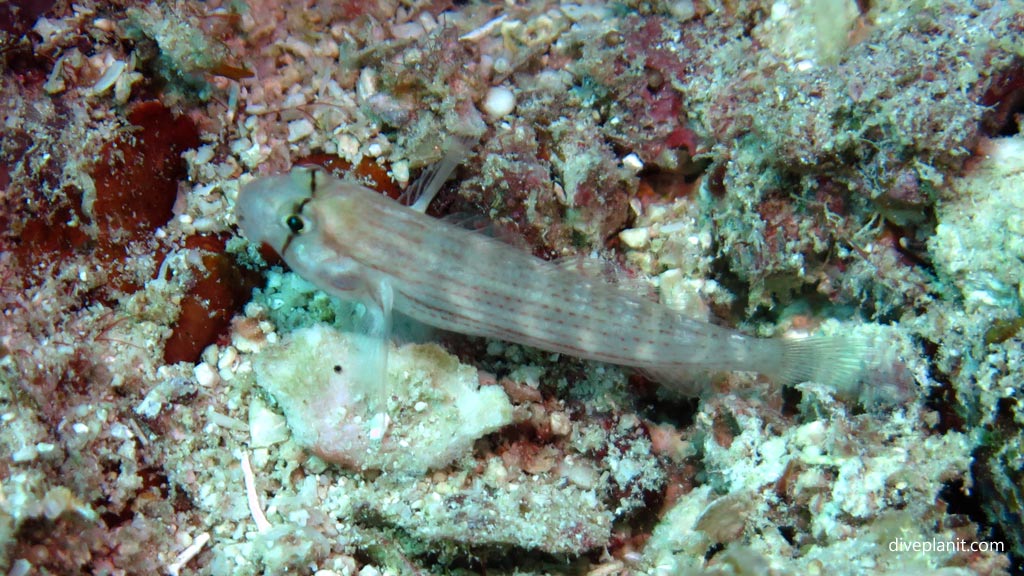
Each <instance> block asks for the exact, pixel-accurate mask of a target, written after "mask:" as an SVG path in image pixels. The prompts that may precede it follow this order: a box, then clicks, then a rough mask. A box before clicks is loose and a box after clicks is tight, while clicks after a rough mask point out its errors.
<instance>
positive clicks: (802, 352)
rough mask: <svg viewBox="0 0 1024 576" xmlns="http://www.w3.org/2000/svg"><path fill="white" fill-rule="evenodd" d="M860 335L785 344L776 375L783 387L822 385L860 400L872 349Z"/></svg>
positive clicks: (834, 336) (817, 337)
mask: <svg viewBox="0 0 1024 576" xmlns="http://www.w3.org/2000/svg"><path fill="white" fill-rule="evenodd" d="M868 344H869V343H868V340H867V338H865V337H863V336H861V335H859V334H834V335H829V336H812V337H810V338H799V339H792V340H785V341H783V346H782V361H781V362H780V364H779V369H778V372H777V373H776V374H769V376H771V377H772V379H773V380H775V381H776V382H778V383H780V384H799V383H801V382H819V383H821V384H827V385H829V386H831V387H832V388H835V390H836V392H837V393H838V394H839V395H840V396H844V397H848V398H857V397H858V396H859V395H860V394H859V392H860V385H861V380H862V378H863V376H864V374H865V369H866V366H867V365H866V362H867V357H868V352H869V350H870V347H869V345H868Z"/></svg>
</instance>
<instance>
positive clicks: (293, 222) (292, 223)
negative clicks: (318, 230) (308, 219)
mask: <svg viewBox="0 0 1024 576" xmlns="http://www.w3.org/2000/svg"><path fill="white" fill-rule="evenodd" d="M284 225H285V226H287V227H288V229H289V230H291V231H292V232H293V233H295V234H298V233H300V232H302V230H303V228H305V227H306V223H305V222H303V221H302V218H301V217H300V216H298V215H297V214H292V215H291V216H289V217H287V218H285V219H284Z"/></svg>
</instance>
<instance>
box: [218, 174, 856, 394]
mask: <svg viewBox="0 0 1024 576" xmlns="http://www.w3.org/2000/svg"><path fill="white" fill-rule="evenodd" d="M452 158H453V155H451V154H449V155H448V156H447V157H446V160H445V161H444V162H443V163H442V165H441V167H440V168H439V170H438V171H437V172H436V173H435V174H434V177H433V178H432V179H430V182H429V183H428V184H427V185H426V186H425V190H424V195H423V198H425V199H426V200H424V199H423V198H421V199H420V200H419V201H418V202H417V203H416V205H415V206H416V207H417V208H419V209H418V210H414V209H412V208H410V207H407V206H404V205H402V204H400V203H398V202H395V201H393V200H391V199H390V198H387V197H385V196H383V195H381V194H379V193H377V192H375V191H374V190H371V189H369V188H367V187H365V186H362V185H360V184H357V183H354V182H351V181H346V180H341V179H338V178H335V177H333V176H331V175H330V174H328V173H327V172H325V171H324V170H322V169H319V168H311V167H296V168H293V169H292V170H291V171H290V172H289V173H287V174H281V175H276V176H269V177H265V178H260V179H257V180H255V181H253V182H252V183H250V184H249V185H247V186H245V187H244V188H243V190H242V191H241V193H240V194H239V196H238V202H237V206H236V214H237V217H238V222H239V224H240V225H241V228H242V231H243V232H244V233H245V235H246V237H248V239H249V240H250V241H252V242H257V243H259V242H265V243H267V244H269V245H270V246H271V247H273V248H274V249H275V250H276V251H277V252H278V254H280V255H281V257H282V258H284V260H285V261H286V262H287V263H288V265H289V266H290V267H291V269H292V270H293V271H295V272H296V273H297V274H299V275H300V276H302V277H303V278H305V279H307V280H309V281H310V282H312V283H313V284H315V285H317V286H318V287H320V288H321V289H322V290H324V291H326V292H328V293H329V294H332V295H334V296H336V297H338V298H342V299H349V300H359V301H361V302H363V303H364V304H365V305H366V306H367V309H368V310H369V311H370V315H369V318H370V321H369V322H368V326H367V330H366V331H367V332H368V333H369V334H370V335H372V336H375V337H376V338H377V339H378V340H379V342H380V345H379V346H378V347H377V348H376V349H375V350H372V351H367V356H368V360H367V363H366V366H367V368H366V370H367V371H368V376H367V377H366V379H365V380H366V383H365V385H366V386H367V387H368V389H369V390H370V391H369V393H370V394H373V393H374V392H373V387H374V386H377V387H378V388H380V389H383V386H382V384H383V383H382V382H380V378H382V376H383V374H384V367H385V366H386V351H387V346H386V339H387V337H388V335H389V330H390V324H391V311H392V309H394V310H398V311H400V312H402V313H404V314H406V315H408V316H410V317H412V318H414V319H416V320H419V321H421V322H423V323H426V324H429V325H432V326H435V327H438V328H442V329H445V330H451V331H454V332H459V333H463V334H471V335H475V336H484V337H487V338H495V339H499V340H505V341H509V342H516V343H519V344H525V345H528V346H533V347H536V348H540V349H543V350H548V351H551V352H558V353H561V354H568V355H570V356H575V357H578V358H584V359H588V360H596V361H600V362H608V363H611V364H618V365H621V366H627V367H632V368H637V369H640V370H643V371H645V372H646V373H649V374H652V375H654V376H655V377H656V378H658V379H661V380H664V381H667V382H666V383H671V381H672V380H674V379H675V378H676V376H678V375H680V374H684V373H687V372H691V373H692V372H695V371H696V372H699V371H707V370H712V371H732V370H737V371H751V372H759V373H761V374H764V375H767V376H768V377H770V378H771V379H772V380H773V381H775V382H777V383H796V382H802V381H809V380H814V381H817V382H822V383H825V384H832V383H837V384H838V383H841V384H842V385H844V386H848V385H849V384H850V381H851V379H855V378H856V377H857V376H858V374H859V372H860V370H861V368H862V361H863V358H862V357H863V349H862V348H863V346H862V345H860V344H858V343H856V341H855V339H852V338H847V337H841V336H837V337H828V336H821V337H812V338H804V339H784V338H757V337H752V336H748V335H745V334H743V333H741V332H738V331H736V330H731V329H728V328H723V327H719V326H714V325H711V324H707V323H705V322H700V321H698V320H694V319H692V318H688V317H686V316H684V315H682V314H680V313H679V312H676V311H675V310H672V309H670V308H668V307H666V306H664V305H661V304H658V303H655V302H651V301H648V300H646V299H644V298H642V297H640V296H637V295H635V294H632V293H630V292H627V291H625V290H623V289H620V288H618V287H616V286H614V285H612V284H609V283H607V282H604V281H602V280H601V279H599V278H591V277H585V276H581V275H580V274H578V273H574V272H572V271H570V270H567V269H565V268H564V267H561V266H558V265H556V264H553V263H551V262H547V261H544V260H541V259H539V258H536V257H534V256H532V255H530V254H527V253H525V252H522V251H520V250H518V249H516V248H514V247H512V246H509V245H507V244H505V243H502V242H499V241H497V240H495V239H493V238H490V237H487V236H484V235H482V234H478V233H475V232H472V231H469V230H466V229H463V228H460V227H458V226H455V225H452V224H449V223H447V222H445V221H443V220H438V219H435V218H431V217H429V216H427V215H425V214H423V212H422V210H423V209H425V207H426V204H427V203H428V202H429V199H430V198H431V197H432V196H433V194H435V193H436V191H437V188H439V187H440V185H441V183H442V182H443V181H444V179H445V178H446V177H447V176H448V174H450V172H451V171H452V169H453V168H454V165H455V163H456V161H455V160H453V159H452Z"/></svg>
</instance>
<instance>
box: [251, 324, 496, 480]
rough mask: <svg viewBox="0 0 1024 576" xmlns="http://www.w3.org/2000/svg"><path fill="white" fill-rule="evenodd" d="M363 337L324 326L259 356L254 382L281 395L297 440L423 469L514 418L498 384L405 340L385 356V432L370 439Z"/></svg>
mask: <svg viewBox="0 0 1024 576" xmlns="http://www.w3.org/2000/svg"><path fill="white" fill-rule="evenodd" d="M360 338H362V337H361V336H357V335H353V334H343V333H341V332H337V331H335V330H333V329H331V328H328V327H326V326H319V325H318V326H313V327H310V328H303V329H300V330H296V331H295V332H292V333H291V334H289V335H288V336H287V337H286V338H285V339H284V340H283V342H282V344H281V345H280V346H277V347H274V348H269V349H267V350H266V351H264V352H263V353H261V354H259V355H258V356H256V357H255V358H254V359H253V368H254V370H255V373H256V381H257V384H259V386H260V387H262V388H263V389H264V390H266V391H267V392H268V393H270V395H271V396H273V397H274V399H275V400H276V401H277V404H278V406H279V407H280V408H281V409H282V410H283V412H284V415H285V418H286V419H287V421H288V426H289V427H290V428H291V430H292V435H293V438H294V439H295V441H296V442H297V443H298V444H299V445H301V446H303V447H304V448H307V449H309V450H310V451H312V452H314V453H315V454H317V455H318V456H320V457H321V458H323V459H324V460H327V461H329V462H334V463H338V464H341V465H343V466H346V467H349V468H352V469H356V470H365V469H375V470H388V471H400V472H409V473H414V474H416V473H422V472H424V471H426V470H428V469H436V468H439V467H442V466H445V465H446V464H448V463H450V462H451V461H452V460H454V459H456V458H458V457H459V456H461V455H463V454H465V453H467V452H469V451H470V450H471V449H472V447H473V443H474V442H475V441H476V440H477V439H478V438H480V437H481V436H483V435H485V434H488V433H490V432H493V431H495V430H498V429H499V428H501V427H502V426H505V425H507V424H509V423H511V422H512V405H511V403H510V402H509V400H508V397H507V396H506V395H505V392H504V391H503V390H502V389H501V388H500V387H498V386H480V385H479V380H478V376H477V372H476V370H475V369H473V368H471V367H469V366H465V365H462V364H460V363H459V361H458V360H457V359H456V358H455V357H454V356H452V355H450V354H448V353H447V352H445V351H444V350H442V349H441V348H439V347H438V346H436V345H406V346H402V347H400V348H397V349H393V350H392V351H391V352H390V354H389V356H388V397H389V402H388V412H389V416H390V420H391V422H390V424H389V426H388V429H387V433H386V434H385V435H384V437H383V438H381V439H379V440H375V439H373V438H371V433H372V432H373V429H372V427H371V426H370V422H369V420H370V418H371V416H372V415H370V414H368V412H367V409H366V405H365V403H364V401H363V399H362V398H361V397H360V396H359V395H358V394H357V393H356V392H355V390H354V389H353V383H352V380H353V378H352V375H353V374H354V373H355V372H356V369H355V366H357V363H358V362H359V361H360V358H359V357H358V355H357V354H356V352H355V351H356V350H358V349H360V346H358V345H357V341H358V340H359V339H360Z"/></svg>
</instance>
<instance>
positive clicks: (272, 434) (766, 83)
mask: <svg viewBox="0 0 1024 576" xmlns="http://www.w3.org/2000/svg"><path fill="white" fill-rule="evenodd" d="M0 73H2V78H0V82H2V89H0V90H2V93H0V94H2V95H0V109H2V112H3V132H2V134H3V136H2V142H0V187H2V193H0V250H2V252H0V305H2V310H3V315H2V318H0V422H2V424H0V570H2V571H4V572H5V573H7V574H11V575H26V574H128V575H134V574H158V573H163V574H172V575H176V574H214V575H230V574H285V573H289V574H317V575H318V576H330V575H352V574H359V575H361V576H371V575H378V574H395V575H398V574H464V575H468V574H486V575H497V574H588V575H611V574H638V575H639V574H652V575H653V574H657V575H675V574H836V575H842V574H946V575H952V574H1006V573H1018V574H1020V573H1024V572H1022V568H1021V566H1022V565H1021V562H1022V561H1024V529H1022V527H1021V526H1022V524H1021V507H1022V505H1024V491H1022V480H1024V448H1022V438H1024V434H1022V429H1024V406H1022V404H1021V399H1020V396H1021V392H1022V386H1024V366H1022V361H1024V331H1022V327H1024V282H1022V279H1024V136H1022V135H1021V134H1020V128H1021V124H1022V111H1024V5H1022V3H1021V2H1019V1H1017V0H1002V1H999V0H987V1H986V0H981V1H974V2H971V1H966V0H911V1H907V0H856V1H855V0H777V1H774V2H767V1H763V0H692V1H690V0H676V1H673V0H654V1H651V2H637V1H622V2H592V3H587V2H580V3H572V4H570V3H558V2H554V1H548V2H545V1H534V0H507V1H505V2H494V3H487V2H475V1H471V2H461V1H445V0H423V1H420V0H379V1H377V2H370V3H365V2H360V1H357V0H338V1H336V2H320V3H318V2H310V1H306V2H298V1H291V2H287V1H286V2H271V1H266V0H252V1H249V2H244V1H241V0H211V1H207V2H200V1H198V0H177V1H168V2H159V3H149V2H136V1H134V0H117V1H110V2H102V1H94V0H79V1H78V2H74V3H71V2H54V1H52V0H35V1H33V0H9V1H3V2H0ZM453 138H454V139H455V140H457V141H461V142H466V143H468V148H469V153H468V154H467V155H466V158H465V159H464V160H463V162H462V163H461V165H460V166H459V168H458V170H457V172H456V174H455V177H453V178H452V179H451V180H450V181H449V182H448V184H447V185H446V186H445V187H444V189H443V190H442V191H441V194H440V195H439V197H438V198H437V199H436V200H435V202H434V204H433V206H432V207H431V210H430V212H429V213H430V214H431V215H434V216H437V217H448V218H450V219H459V220H463V221H466V220H470V221H475V222H481V221H483V222H486V223H487V227H488V228H490V229H492V230H500V232H496V233H497V234H499V235H507V236H510V237H514V238H517V239H518V240H517V241H516V243H518V244H519V245H520V246H522V248H523V249H525V250H530V251H532V252H533V253H534V254H536V255H537V256H538V257H543V258H546V259H555V258H563V259H567V260H575V261H577V262H582V261H584V260H585V261H590V262H594V261H601V262H604V263H605V264H602V265H601V266H599V268H603V269H605V270H607V269H609V268H613V269H615V270H616V272H615V273H614V274H613V275H614V276H619V277H628V279H627V280H624V282H630V283H632V284H634V285H643V286H647V289H646V290H647V291H651V292H656V294H657V295H656V296H655V297H657V298H660V299H661V301H662V302H664V303H665V304H666V305H670V306H672V307H675V308H678V309H682V310H685V311H686V313H687V314H689V315H692V316H696V317H698V318H701V319H705V320H709V321H711V322H715V323H718V324H723V325H728V326H732V327H736V328H739V329H741V330H743V331H745V332H747V333H750V334H756V335H759V336H765V337H768V336H773V335H791V336H792V335H799V334H811V333H831V334H856V335H859V336H860V337H863V338H866V339H869V340H870V341H871V342H872V343H873V346H874V348H873V350H872V354H873V360H872V361H873V364H872V369H871V370H870V371H869V372H868V373H866V374H864V377H863V378H862V382H861V384H860V386H859V387H856V388H846V389H836V388H834V387H832V386H830V385H829V382H827V378H822V380H825V381H823V382H805V383H801V384H798V385H795V386H787V387H780V386H778V385H776V384H773V383H772V382H771V381H770V380H768V379H766V378H764V377H760V376H758V375H756V374H748V373H726V374H708V373H703V372H701V371H695V372H694V373H693V374H692V375H691V376H690V377H689V385H688V386H686V387H683V388H682V389H667V388H665V387H660V386H658V385H656V384H654V383H652V382H651V381H649V380H648V379H647V378H645V377H644V376H643V375H640V374H630V373H627V372H625V371H623V370H620V369H618V368H615V367H612V366H605V365H598V364H594V363H586V362H581V361H578V360H574V359H572V358H566V357H558V356H557V355H552V354H550V353H546V352H543V351H538V350H534V349H529V348H525V347H522V346H517V345H510V344H506V343H501V342H488V341H482V340H479V339H474V338H469V337H463V336H459V335H456V334H427V335H425V336H424V335H420V336H419V337H418V338H414V337H413V336H411V335H403V336H402V338H400V339H399V341H398V342H396V345H399V348H396V349H395V350H393V351H392V353H391V362H390V365H389V375H390V384H389V388H388V394H389V396H390V398H389V405H388V411H389V414H390V415H391V422H390V426H391V428H390V430H389V432H388V435H387V436H386V437H385V438H384V439H383V440H382V441H380V442H382V443H379V444H367V445H365V446H362V449H361V451H359V450H357V451H355V452H356V453H354V452H352V451H351V450H350V451H349V452H347V453H345V452H343V451H339V450H335V449H333V445H332V442H333V440H334V436H333V435H334V434H342V432H337V430H338V428H337V427H333V423H336V422H337V415H338V414H337V412H336V411H335V412H332V411H333V410H335V409H336V407H337V403H338V402H342V401H343V399H340V397H341V396H343V395H344V394H342V393H341V392H339V388H338V386H339V384H338V382H339V378H340V377H338V376H336V374H335V372H337V371H338V370H340V368H335V367H340V366H341V365H343V364H344V365H346V366H347V365H348V364H347V362H348V360H349V357H348V356H347V355H350V354H351V351H352V350H353V349H354V348H353V347H352V337H351V336H348V335H343V334H342V333H341V332H340V331H339V330H338V328H339V327H345V326H347V325H351V324H352V316H353V314H358V312H359V310H358V308H353V307H351V306H348V305H346V304H344V303H340V302H338V301H335V300H333V299H331V298H329V297H327V296H326V295H325V294H323V293H321V292H319V291H317V290H316V289H315V288H314V287H313V286H312V285H310V284H309V283H307V282H306V281H305V280H303V279H301V278H299V277H298V276H296V275H295V274H293V273H291V272H289V270H288V269H287V267H286V266H285V265H284V264H283V262H281V260H280V259H278V258H277V257H276V256H275V255H274V254H272V253H271V252H269V251H267V250H265V249H264V250H262V251H261V249H260V247H258V246H253V245H250V244H249V243H248V242H247V241H246V240H245V239H244V237H242V235H241V234H240V232H239V230H238V227H237V225H236V224H237V223H236V219H235V211H234V207H235V200H236V198H237V195H238V191H239V189H240V187H241V186H244V185H245V184H246V183H247V182H249V181H251V180H253V179H254V178H256V177H259V176H261V175H266V174H270V173H275V172H279V171H283V170H286V169H288V168H289V167H291V166H292V165H295V164H299V163H315V164H320V165H322V166H325V167H327V168H329V169H332V170H335V171H337V172H339V173H345V174H347V175H348V177H350V178H354V179H358V180H359V181H361V182H364V183H366V184H367V185H371V186H373V187H374V188H377V189H378V190H380V191H381V193H385V194H390V195H392V196H396V195H397V194H398V193H399V191H401V190H402V189H404V188H405V187H406V186H408V185H409V184H410V182H413V181H415V179H416V178H417V176H418V175H419V174H420V173H421V172H422V171H423V169H424V168H425V167H428V166H430V165H431V164H433V163H434V162H436V161H437V160H438V159H439V158H441V156H442V154H443V153H444V150H445V147H446V142H452V141H453V140H452V139H453ZM467 215H468V216H467ZM581 259H582V260H581ZM583 267H584V268H586V267H590V268H592V266H583ZM582 278H584V276H581V279H582ZM581 281H587V282H590V281H598V280H597V279H595V278H593V277H592V276H591V277H590V278H589V279H586V280H581ZM414 339H415V340H416V341H417V342H420V343H418V344H413V343H410V342H411V341H412V340H414ZM358 361H359V357H358V356H356V357H355V358H352V362H356V363H358ZM349 400H351V399H349ZM328 417H330V418H334V420H330V418H328ZM346 425H347V424H346ZM342 430H344V428H342Z"/></svg>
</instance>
